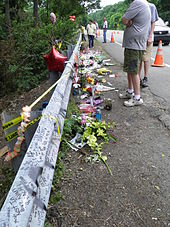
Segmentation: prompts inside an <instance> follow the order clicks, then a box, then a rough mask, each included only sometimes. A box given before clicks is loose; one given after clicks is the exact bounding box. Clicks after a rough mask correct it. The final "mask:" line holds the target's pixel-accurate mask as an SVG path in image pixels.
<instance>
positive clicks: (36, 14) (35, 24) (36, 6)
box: [33, 0, 38, 27]
mask: <svg viewBox="0 0 170 227" xmlns="http://www.w3.org/2000/svg"><path fill="white" fill-rule="evenodd" d="M33 16H34V27H36V26H37V23H38V0H34V11H33Z"/></svg>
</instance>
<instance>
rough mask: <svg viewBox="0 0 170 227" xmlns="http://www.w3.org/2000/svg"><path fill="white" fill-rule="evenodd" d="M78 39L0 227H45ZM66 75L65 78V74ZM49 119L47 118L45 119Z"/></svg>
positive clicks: (1, 215) (23, 164) (22, 167)
mask: <svg viewBox="0 0 170 227" xmlns="http://www.w3.org/2000/svg"><path fill="white" fill-rule="evenodd" d="M80 42H81V37H79V40H78V43H77V45H76V47H75V49H74V51H73V54H72V56H71V58H70V60H69V63H67V65H66V67H65V70H64V72H63V74H62V77H63V79H62V80H61V81H60V82H59V83H58V85H57V87H56V89H55V91H54V93H53V95H52V97H51V99H50V101H49V104H48V106H47V107H46V109H45V110H44V111H43V113H42V115H44V116H45V117H42V118H41V120H40V122H39V125H38V127H37V130H36V132H35V134H34V136H33V139H32V141H31V143H30V145H29V148H28V150H27V152H26V154H25V157H24V159H23V161H22V164H21V166H20V168H19V170H18V173H17V175H16V177H15V180H14V182H13V184H12V186H11V189H10V191H9V193H8V195H7V198H6V200H5V202H4V204H3V207H2V209H1V212H0V227H7V226H8V227H26V226H29V227H41V226H44V222H45V216H46V210H47V207H48V201H49V197H50V191H51V186H52V181H53V175H54V168H55V165H56V161H57V156H58V150H59V145H60V140H59V135H58V132H57V127H56V120H55V119H57V120H58V124H59V128H60V135H62V131H63V126H64V118H65V115H66V111H67V105H68V102H69V97H70V91H71V86H72V78H71V77H70V76H72V74H73V70H72V69H73V64H74V57H75V55H76V54H79V51H80ZM66 74H67V75H68V76H65V75H66ZM48 116H49V117H48Z"/></svg>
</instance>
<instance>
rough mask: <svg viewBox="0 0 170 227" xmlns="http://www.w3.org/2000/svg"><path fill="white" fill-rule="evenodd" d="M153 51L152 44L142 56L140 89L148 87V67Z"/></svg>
mask: <svg viewBox="0 0 170 227" xmlns="http://www.w3.org/2000/svg"><path fill="white" fill-rule="evenodd" d="M152 49H153V43H151V44H150V45H147V48H146V51H145V52H144V55H143V62H144V78H143V80H141V87H143V88H145V87H148V84H147V82H148V75H149V65H150V59H151V54H152Z"/></svg>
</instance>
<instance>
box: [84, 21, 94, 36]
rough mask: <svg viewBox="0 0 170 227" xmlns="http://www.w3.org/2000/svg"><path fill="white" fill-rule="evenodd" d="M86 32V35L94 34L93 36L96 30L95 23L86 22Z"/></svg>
mask: <svg viewBox="0 0 170 227" xmlns="http://www.w3.org/2000/svg"><path fill="white" fill-rule="evenodd" d="M86 29H87V34H88V35H94V36H95V30H96V25H95V24H93V23H92V24H88V25H87V28H86Z"/></svg>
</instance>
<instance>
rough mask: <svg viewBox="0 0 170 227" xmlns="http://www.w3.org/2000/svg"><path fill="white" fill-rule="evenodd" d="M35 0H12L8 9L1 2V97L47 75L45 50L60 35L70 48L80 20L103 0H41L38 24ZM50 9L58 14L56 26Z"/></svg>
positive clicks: (31, 86)
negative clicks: (52, 21)
mask: <svg viewBox="0 0 170 227" xmlns="http://www.w3.org/2000/svg"><path fill="white" fill-rule="evenodd" d="M34 2H35V1H27V0H18V1H16V0H14V1H9V10H8V12H6V8H5V1H3V2H1V3H0V59H1V60H0V67H1V80H0V97H1V96H3V95H6V94H7V93H9V92H14V91H22V90H30V89H32V88H33V87H36V86H37V85H38V84H39V83H40V82H42V81H43V80H45V79H47V77H48V70H47V66H46V64H45V62H44V59H43V54H45V53H49V51H50V49H51V47H52V45H53V44H54V41H55V40H56V39H62V41H63V45H62V49H61V51H62V50H66V49H67V46H68V44H70V43H71V44H74V43H75V35H76V34H77V28H78V23H81V22H82V21H84V20H86V16H85V14H86V11H88V10H89V9H91V8H95V7H97V6H98V4H99V2H100V0H98V1H95V0H87V1H83V0H74V1H72V0H68V1H64V0H62V1H59V0H52V1H48V0H43V1H42V0H41V1H38V3H39V7H38V15H37V19H38V23H36V27H34V17H33V8H34V7H33V6H34ZM84 4H86V5H87V7H85V5H84ZM50 12H54V13H55V14H56V23H55V25H54V26H53V25H52V24H51V22H50V20H49V14H50ZM7 13H8V14H7ZM7 15H8V17H10V18H8V19H7ZM69 15H76V18H77V19H76V22H75V23H73V22H71V21H70V20H69ZM9 19H10V20H9ZM9 21H10V29H9V23H8V22H9Z"/></svg>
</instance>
